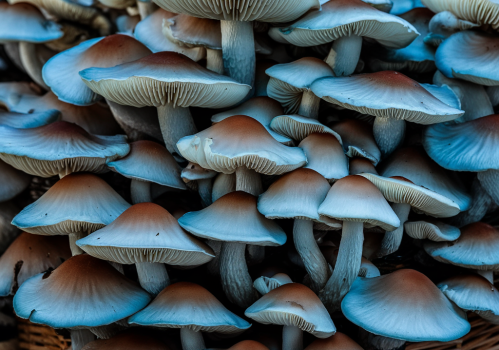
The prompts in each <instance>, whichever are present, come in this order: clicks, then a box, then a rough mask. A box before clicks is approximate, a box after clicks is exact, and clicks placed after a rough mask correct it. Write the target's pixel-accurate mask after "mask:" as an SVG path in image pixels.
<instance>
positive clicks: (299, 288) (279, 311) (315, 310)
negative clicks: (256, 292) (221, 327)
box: [244, 283, 336, 338]
mask: <svg viewBox="0 0 499 350" xmlns="http://www.w3.org/2000/svg"><path fill="white" fill-rule="evenodd" d="M244 314H245V315H246V316H247V317H249V318H252V319H253V320H255V321H257V322H259V323H263V324H277V325H284V326H294V327H298V328H300V329H301V330H302V331H304V332H308V333H310V334H312V335H313V336H315V337H317V338H327V337H330V336H331V335H333V334H334V333H335V332H336V327H335V326H334V323H333V321H332V320H331V317H330V316H329V314H328V312H327V310H326V308H325V307H324V305H322V302H321V301H320V300H319V298H318V297H317V295H315V293H314V292H312V290H311V289H309V288H308V287H305V286H304V285H303V284H299V283H289V284H285V285H283V286H281V287H279V288H276V289H274V290H273V291H270V292H269V293H267V294H265V295H264V296H263V297H261V298H260V299H259V300H257V301H256V302H255V303H254V304H253V305H251V306H250V307H249V308H247V309H246V311H245V312H244Z"/></svg>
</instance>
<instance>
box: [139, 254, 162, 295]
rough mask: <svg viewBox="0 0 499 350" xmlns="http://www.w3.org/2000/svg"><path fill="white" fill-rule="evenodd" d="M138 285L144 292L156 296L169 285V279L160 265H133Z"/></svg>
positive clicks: (145, 263)
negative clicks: (135, 269)
mask: <svg viewBox="0 0 499 350" xmlns="http://www.w3.org/2000/svg"><path fill="white" fill-rule="evenodd" d="M135 267H136V268H137V275H138V277H139V283H140V285H141V286H142V288H144V289H145V290H146V291H148V292H149V293H150V294H152V295H154V296H156V295H158V294H159V292H161V291H162V290H163V289H165V288H166V287H168V286H169V285H170V277H169V276H168V272H167V271H166V267H165V264H162V263H147V262H142V263H135Z"/></svg>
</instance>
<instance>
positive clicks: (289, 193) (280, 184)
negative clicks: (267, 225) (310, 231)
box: [258, 168, 330, 221]
mask: <svg viewBox="0 0 499 350" xmlns="http://www.w3.org/2000/svg"><path fill="white" fill-rule="evenodd" d="M329 188H330V185H329V183H328V182H327V180H326V179H325V178H324V177H323V176H322V175H320V174H319V173H317V172H316V171H315V170H312V169H304V168H300V169H296V170H294V171H292V172H290V173H287V174H285V175H283V176H282V177H281V178H279V179H278V180H277V181H275V182H274V183H272V184H271V185H270V187H269V188H268V190H267V191H265V192H264V193H263V194H261V195H260V197H259V198H258V211H260V213H262V214H263V215H265V217H266V218H267V219H291V218H293V219H304V220H317V221H320V218H319V213H318V212H317V210H318V209H319V206H320V204H321V203H322V201H323V200H324V198H326V195H327V192H328V191H329Z"/></svg>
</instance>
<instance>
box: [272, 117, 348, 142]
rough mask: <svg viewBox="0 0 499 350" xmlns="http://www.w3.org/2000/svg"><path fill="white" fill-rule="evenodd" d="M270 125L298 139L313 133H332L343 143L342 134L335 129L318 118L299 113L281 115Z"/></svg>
mask: <svg viewBox="0 0 499 350" xmlns="http://www.w3.org/2000/svg"><path fill="white" fill-rule="evenodd" d="M270 127H271V128H272V130H274V131H275V132H277V133H279V134H281V135H285V136H287V137H289V138H292V139H293V140H296V141H301V140H303V139H304V138H305V137H307V136H308V135H310V134H312V133H318V134H330V135H333V136H334V137H336V139H337V140H338V142H339V143H340V144H341V143H342V140H341V136H340V135H338V133H336V132H335V131H334V130H331V129H330V128H328V127H327V126H325V125H324V124H322V123H321V122H319V121H318V120H315V119H312V118H308V117H303V116H301V115H298V114H292V115H280V116H278V117H275V118H274V119H272V122H271V123H270Z"/></svg>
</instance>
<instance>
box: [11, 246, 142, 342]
mask: <svg viewBox="0 0 499 350" xmlns="http://www.w3.org/2000/svg"><path fill="white" fill-rule="evenodd" d="M150 300H151V297H150V296H149V294H147V292H146V291H144V290H143V289H141V288H140V287H139V286H138V285H137V284H136V283H135V282H133V281H131V280H129V279H128V278H126V277H125V276H123V275H122V274H121V273H119V272H118V271H116V270H115V269H114V268H113V267H111V266H110V265H109V264H108V263H107V262H105V261H102V260H99V259H96V258H94V257H91V256H90V255H86V254H82V255H77V256H73V257H72V258H69V259H68V260H66V261H65V262H64V263H62V265H60V266H59V267H58V268H57V269H55V270H53V271H50V270H49V271H48V272H45V273H41V274H38V275H36V276H34V277H31V278H30V279H29V280H27V281H26V282H24V283H23V284H22V285H21V287H20V288H19V290H18V291H17V293H16V295H15V297H14V311H15V312H16V314H17V316H19V317H20V318H23V319H28V320H29V321H31V322H33V323H38V324H44V325H47V326H49V327H52V328H68V329H69V330H70V332H71V343H72V344H71V345H72V349H73V350H80V349H81V348H82V347H83V346H85V345H86V344H87V343H88V342H90V341H92V340H93V335H92V334H91V333H90V332H89V331H88V329H90V330H94V331H97V330H98V329H99V327H102V326H105V325H109V324H111V323H114V322H116V321H120V320H122V319H124V318H126V317H128V316H130V315H132V314H134V313H136V312H137V311H139V310H141V309H142V308H144V307H145V306H146V305H147V304H148V303H149V301H150Z"/></svg>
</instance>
